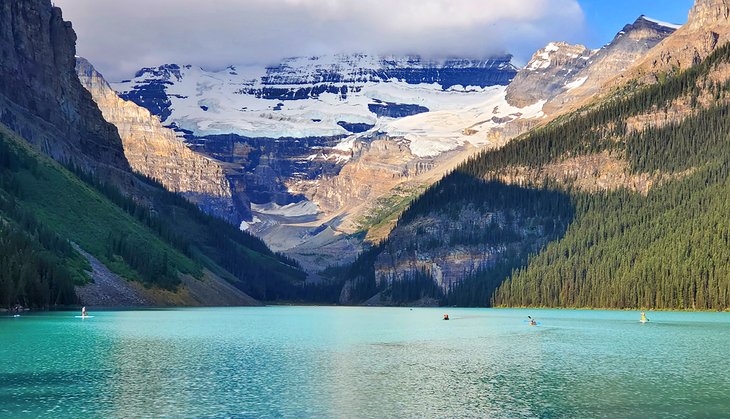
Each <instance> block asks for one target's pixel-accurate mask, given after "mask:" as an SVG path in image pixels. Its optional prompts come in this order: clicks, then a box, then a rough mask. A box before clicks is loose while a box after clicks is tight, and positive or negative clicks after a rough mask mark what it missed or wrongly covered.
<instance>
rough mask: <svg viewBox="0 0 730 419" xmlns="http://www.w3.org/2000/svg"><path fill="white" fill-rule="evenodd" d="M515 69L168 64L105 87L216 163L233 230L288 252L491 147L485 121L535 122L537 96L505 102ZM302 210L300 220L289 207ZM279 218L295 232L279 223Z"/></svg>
mask: <svg viewBox="0 0 730 419" xmlns="http://www.w3.org/2000/svg"><path fill="white" fill-rule="evenodd" d="M517 71H518V69H517V67H516V66H515V65H513V64H512V61H511V56H509V55H505V56H498V57H493V58H489V59H484V60H468V59H448V60H442V61H435V60H425V59H422V58H419V57H384V56H370V55H362V54H353V55H333V56H323V57H307V58H290V59H286V60H283V61H282V62H281V63H280V64H278V65H275V66H269V67H251V66H241V65H237V66H230V67H228V68H225V69H223V70H217V71H210V70H204V69H200V68H197V67H193V66H189V65H177V64H168V65H163V66H160V67H156V68H145V69H142V70H140V71H139V72H137V74H135V76H134V78H132V79H130V80H125V81H122V82H119V83H113V84H112V86H113V87H114V89H115V90H117V91H118V92H119V94H120V96H121V97H123V98H124V99H127V100H131V101H133V102H135V103H137V104H138V105H141V106H143V107H145V108H147V109H148V110H150V112H151V113H153V114H155V115H157V116H159V117H160V119H161V120H162V122H163V123H164V124H165V125H167V126H171V127H173V128H175V129H176V130H177V131H178V133H179V135H181V136H184V137H185V138H186V140H187V142H188V144H189V146H190V147H191V148H193V149H195V150H196V151H200V152H202V153H205V154H206V155H208V156H210V157H213V158H215V159H216V160H218V161H221V162H223V163H225V165H226V168H227V169H226V170H227V174H228V180H229V182H230V183H231V184H232V186H233V190H234V191H237V193H239V194H242V195H245V196H246V198H247V200H250V202H251V203H252V208H251V210H252V214H253V215H252V217H251V219H245V220H242V221H244V223H242V228H250V229H251V231H253V232H254V233H256V234H260V235H261V236H262V237H264V238H265V239H267V240H268V241H269V243H270V244H271V245H272V246H274V248H275V249H276V250H287V249H289V248H291V247H294V246H299V245H302V244H306V243H308V242H312V241H317V240H321V239H322V238H321V237H319V235H321V234H324V233H327V234H331V231H332V230H331V229H330V228H324V229H323V228H322V227H323V226H326V227H332V228H335V229H340V228H342V223H343V220H346V219H348V217H349V216H350V215H353V214H354V212H353V211H354V210H353V208H354V207H358V210H357V211H355V212H357V214H359V215H361V214H360V213H361V212H362V211H367V207H368V206H369V204H371V203H372V201H374V200H376V199H377V198H379V197H381V195H383V194H387V193H388V191H389V190H390V189H391V188H392V187H395V186H396V185H400V184H402V183H403V182H405V181H410V180H413V179H414V178H416V177H417V176H422V175H423V174H424V173H425V172H429V171H430V170H431V169H433V168H439V170H441V169H440V168H441V166H442V164H441V160H444V159H452V160H453V161H449V166H444V167H452V166H453V164H455V163H454V162H457V161H459V159H457V158H456V154H458V153H460V152H464V151H466V150H470V152H473V151H474V150H475V148H476V147H481V146H484V145H487V144H490V143H494V145H498V144H501V143H502V142H503V141H504V138H501V137H500V138H498V139H496V140H495V138H492V137H490V134H491V132H492V129H493V128H495V127H502V126H505V125H506V124H507V123H509V122H510V121H512V120H515V119H519V118H524V119H529V118H535V119H537V118H540V117H541V116H542V113H541V107H542V104H541V103H536V104H533V105H532V106H530V107H526V108H519V107H515V106H510V105H509V104H508V103H507V101H506V99H505V89H506V86H507V85H508V84H509V83H510V82H511V80H512V79H513V78H514V77H515V75H516V74H517ZM440 173H441V172H440V171H434V172H433V174H432V175H430V176H431V177H429V178H428V179H427V180H424V181H423V183H419V185H421V184H428V183H429V182H431V181H433V180H435V179H437V178H438V176H439V174H440ZM340 178H341V179H340ZM432 178H433V179H432ZM419 182H420V181H419ZM302 206H303V207H306V208H307V209H308V210H307V217H306V220H305V219H303V218H302V215H301V214H299V213H294V212H296V211H294V212H292V210H290V209H291V208H300V207H302ZM271 208H282V210H281V211H278V213H276V214H274V213H272V211H271ZM289 212H292V213H291V214H289ZM317 214H318V215H317ZM353 217H355V215H353V216H352V217H350V219H349V222H348V223H347V224H348V227H347V228H345V231H348V232H352V231H353V229H354V228H355V227H353V226H354V224H355V223H354V221H353V219H352V218H353ZM287 222H290V223H292V224H296V228H294V227H291V228H287V229H285V230H284V231H282V229H281V227H279V226H281V225H285V224H286V223H287ZM303 223H304V224H306V226H304V225H303ZM322 223H324V224H322ZM338 231H340V230H338ZM327 240H329V239H327ZM338 252H339V251H338ZM309 253H311V252H309ZM335 253H337V252H335Z"/></svg>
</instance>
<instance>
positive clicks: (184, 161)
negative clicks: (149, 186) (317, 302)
mask: <svg viewBox="0 0 730 419" xmlns="http://www.w3.org/2000/svg"><path fill="white" fill-rule="evenodd" d="M76 71H77V74H78V76H79V80H80V81H81V84H82V85H83V86H84V87H85V88H86V89H87V90H88V91H89V92H90V93H91V95H92V97H93V99H94V101H95V102H96V104H97V105H98V106H99V109H100V110H101V112H102V114H103V116H104V119H106V121H107V122H110V123H112V124H114V126H116V127H117V129H118V131H119V135H120V136H121V138H122V143H123V146H124V154H125V156H126V158H127V160H128V161H129V164H130V165H131V167H132V169H133V170H134V171H136V172H138V173H141V174H143V175H145V176H148V177H151V178H153V179H155V180H157V181H159V182H160V183H161V184H162V185H163V186H164V187H165V188H166V189H167V190H169V191H171V192H176V193H180V194H182V195H184V196H186V197H188V198H189V199H190V200H192V201H193V202H195V203H196V204H197V205H198V206H200V207H201V208H202V209H203V210H204V211H206V212H208V213H212V214H215V215H218V216H220V217H221V218H224V219H226V220H228V221H230V222H232V223H240V222H241V220H242V219H243V218H244V216H245V215H244V214H246V213H247V212H243V211H239V210H238V209H237V206H236V205H235V204H234V200H233V197H232V194H231V185H230V184H229V182H228V179H227V178H226V173H225V169H224V167H223V165H222V164H221V163H219V162H217V161H215V160H213V159H210V158H208V157H205V156H203V155H202V154H199V153H196V152H194V151H192V150H190V149H189V148H188V147H187V146H186V145H185V143H184V142H183V141H182V140H181V139H179V138H178V137H177V136H176V134H175V132H174V131H173V130H171V129H168V128H165V127H163V126H162V124H161V123H160V121H159V119H158V118H157V117H155V116H153V115H152V114H150V112H149V111H148V110H147V109H145V108H142V107H140V106H138V105H137V104H135V103H133V102H130V101H126V100H123V99H121V98H120V97H119V96H118V95H117V93H116V92H115V91H114V90H113V89H112V88H111V87H110V86H109V84H108V83H107V82H106V80H104V78H103V76H102V75H101V74H99V72H97V71H96V70H95V69H94V67H93V66H92V65H91V64H90V63H89V62H88V61H87V60H85V59H83V58H77V60H76ZM242 212H243V214H242Z"/></svg>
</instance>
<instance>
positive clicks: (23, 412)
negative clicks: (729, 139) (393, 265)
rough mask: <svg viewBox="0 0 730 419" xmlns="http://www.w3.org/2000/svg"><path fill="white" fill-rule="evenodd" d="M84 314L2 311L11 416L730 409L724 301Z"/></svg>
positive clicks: (729, 325) (729, 337)
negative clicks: (695, 307) (668, 307)
mask: <svg viewBox="0 0 730 419" xmlns="http://www.w3.org/2000/svg"><path fill="white" fill-rule="evenodd" d="M443 313H448V314H449V315H450V316H451V320H450V321H443V320H441V316H442V314H443ZM76 314H77V313H68V312H60V313H38V314H29V315H24V316H22V317H20V318H17V319H15V318H9V317H4V318H0V417H39V416H41V417H53V418H62V417H83V418H92V417H104V418H110V417H159V416H165V417H186V418H187V417H297V418H299V417H316V418H322V417H337V418H359V417H373V418H387V417H581V418H583V417H610V418H615V417H636V418H648V417H662V418H665V417H698V416H699V417H727V416H730V359H729V356H730V314H728V313H668V312H651V313H648V315H649V317H650V319H651V321H650V322H649V323H647V324H641V323H639V321H638V320H639V313H638V312H606V311H570V310H562V311H561V310H491V309H443V308H442V309H422V308H417V309H412V310H411V309H408V308H344V307H343V308H340V307H260V308H216V309H180V310H155V311H98V312H94V313H91V314H93V315H94V316H95V317H94V318H92V319H84V320H82V319H77V318H74V315H76ZM528 315H532V316H533V317H536V318H537V319H538V321H540V323H541V324H540V326H537V327H531V326H529V325H527V324H526V323H525V322H524V320H525V319H526V318H527V316H528Z"/></svg>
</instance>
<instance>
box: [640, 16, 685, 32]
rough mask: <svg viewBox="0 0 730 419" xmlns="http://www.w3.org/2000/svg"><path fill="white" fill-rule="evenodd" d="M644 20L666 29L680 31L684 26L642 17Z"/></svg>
mask: <svg viewBox="0 0 730 419" xmlns="http://www.w3.org/2000/svg"><path fill="white" fill-rule="evenodd" d="M642 18H643V19H644V20H646V21H649V22H652V23H656V24H657V25H659V26H664V27H665V28H671V29H679V28H681V27H682V25H677V24H676V23H669V22H664V21H661V20H657V19H652V18H650V17H648V16H642Z"/></svg>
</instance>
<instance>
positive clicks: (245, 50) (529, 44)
mask: <svg viewBox="0 0 730 419" xmlns="http://www.w3.org/2000/svg"><path fill="white" fill-rule="evenodd" d="M55 3H56V5H58V6H60V7H61V8H62V9H63V10H64V17H65V18H66V19H67V20H71V21H72V22H73V23H74V28H75V29H76V31H77V33H78V35H79V41H78V52H79V54H80V55H83V56H85V57H86V58H88V59H89V60H91V61H92V62H93V63H94V64H95V65H96V66H97V67H98V68H99V69H100V70H101V71H102V72H103V73H105V74H106V75H107V77H109V78H110V79H120V78H123V77H126V76H128V75H130V74H132V73H134V71H136V70H137V69H139V68H140V67H143V66H155V65H159V64H162V63H169V62H175V63H186V64H193V65H199V66H202V67H206V68H220V67H224V66H226V65H229V64H247V63H258V64H270V63H275V62H278V61H279V60H280V59H281V58H283V57H288V56H298V55H317V54H325V53H335V52H366V53H394V54H422V55H426V56H433V57H439V58H444V57H449V56H467V57H474V58H481V57H484V56H487V55H490V54H494V53H501V52H512V53H514V54H515V55H517V56H518V58H522V59H523V60H524V59H526V58H528V57H529V56H530V55H531V53H532V52H533V51H534V50H535V49H537V48H539V47H540V46H542V45H544V44H546V43H547V42H548V41H552V40H568V41H571V40H574V39H575V38H576V37H578V36H580V35H582V34H583V32H584V16H583V11H582V9H581V7H580V5H579V4H578V1H577V0H124V1H120V0H55Z"/></svg>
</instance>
